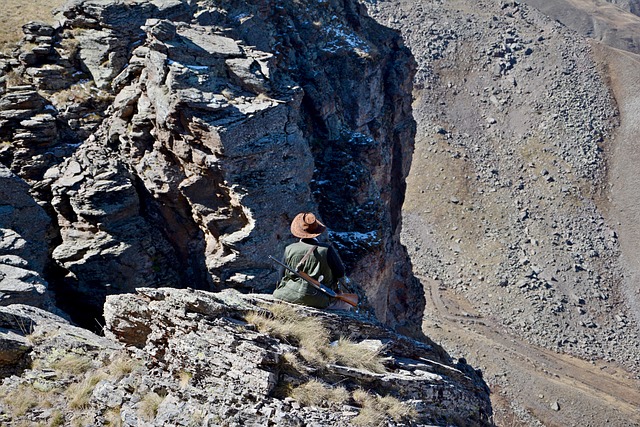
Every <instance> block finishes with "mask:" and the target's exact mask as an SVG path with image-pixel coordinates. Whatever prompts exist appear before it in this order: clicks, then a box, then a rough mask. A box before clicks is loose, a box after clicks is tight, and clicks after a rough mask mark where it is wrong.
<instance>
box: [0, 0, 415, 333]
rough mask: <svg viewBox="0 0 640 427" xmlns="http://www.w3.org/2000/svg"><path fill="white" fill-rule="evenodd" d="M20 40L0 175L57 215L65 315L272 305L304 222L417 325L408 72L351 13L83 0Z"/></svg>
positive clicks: (404, 56) (334, 8) (10, 68)
mask: <svg viewBox="0 0 640 427" xmlns="http://www.w3.org/2000/svg"><path fill="white" fill-rule="evenodd" d="M24 31H25V34H26V37H25V43H23V44H22V45H21V47H20V48H19V50H18V51H17V52H16V54H17V55H18V58H17V59H8V60H6V61H2V62H0V66H2V68H3V70H4V72H5V73H6V74H7V76H8V75H9V74H11V75H12V76H13V77H12V79H13V80H11V81H10V80H8V79H7V78H5V79H4V80H3V86H2V94H0V95H1V96H0V113H1V114H0V118H1V119H2V121H0V137H3V138H7V139H8V140H10V141H11V143H10V144H5V145H3V146H2V147H1V149H0V160H1V161H2V162H3V163H4V164H6V165H8V166H9V167H10V168H11V170H12V171H14V172H15V173H17V174H18V175H20V176H21V177H23V178H25V179H27V180H28V181H29V183H30V184H31V185H32V187H33V189H34V191H33V194H34V195H35V196H36V197H37V198H38V200H39V201H40V202H41V203H42V204H43V205H45V206H46V207H47V208H48V209H49V210H50V211H53V212H55V217H56V218H55V223H56V224H57V225H58V227H59V234H60V241H56V242H55V246H56V248H55V250H54V251H53V253H52V258H53V260H54V261H55V263H56V264H57V265H58V266H60V267H61V268H62V272H61V274H59V277H57V279H58V280H56V288H57V289H58V290H59V291H60V295H65V296H66V297H68V298H66V297H65V298H62V300H73V299H75V298H83V299H85V300H86V301H87V302H88V303H89V304H90V305H91V306H92V307H94V308H95V310H96V311H98V310H99V307H100V306H101V303H102V301H103V300H104V296H105V295H107V294H111V293H118V292H127V291H132V290H133V289H135V288H136V287H139V286H152V287H156V286H172V287H185V286H191V287H193V288H199V289H214V288H218V287H240V288H243V289H247V290H248V289H253V290H257V291H263V292H269V291H271V290H272V289H273V286H274V284H275V281H276V279H277V272H276V269H275V268H274V266H273V265H271V264H270V263H269V262H268V259H267V255H269V254H271V255H276V256H278V255H279V254H280V253H281V252H282V250H283V248H284V247H285V246H286V245H287V244H288V243H290V242H291V239H292V237H291V236H290V234H289V231H288V229H289V224H290V221H291V219H292V218H293V217H294V216H295V215H296V214H297V213H298V212H300V211H304V210H313V211H316V212H318V213H319V214H320V215H321V217H322V219H323V220H324V222H325V223H327V225H328V226H329V228H330V229H331V231H332V232H331V233H330V237H331V238H332V240H334V241H335V243H336V245H337V246H338V249H339V250H340V252H341V254H342V256H343V258H344V261H345V263H346V264H347V266H348V269H349V273H350V274H351V277H352V279H354V282H356V283H360V284H361V285H362V289H363V291H362V292H363V293H364V294H366V296H368V300H369V302H370V304H371V306H372V307H373V309H374V310H375V312H376V314H377V315H378V317H379V318H380V319H381V320H383V321H384V322H386V323H388V324H389V325H396V326H398V327H406V328H409V329H411V328H413V329H415V328H416V327H419V320H420V318H421V315H422V308H423V306H424V297H423V291H422V288H421V286H420V284H419V283H418V282H417V281H416V280H415V279H414V278H413V276H412V275H411V266H410V263H409V262H408V258H407V254H406V251H405V249H404V248H403V247H402V246H401V244H400V242H399V233H400V228H401V227H400V223H401V218H400V213H399V212H400V209H401V205H402V202H403V197H404V179H405V177H406V175H407V173H408V168H409V164H410V160H411V153H412V151H413V136H414V133H415V123H414V121H413V118H412V115H411V87H412V77H413V73H414V69H415V64H414V62H413V59H412V57H411V55H410V53H409V52H408V50H407V49H406V48H405V47H404V46H403V45H402V41H401V39H400V37H399V36H398V34H397V33H396V32H393V31H391V30H389V29H388V28H386V27H383V26H381V25H379V24H378V23H376V22H375V21H374V20H372V19H370V18H368V17H367V16H366V12H365V11H364V9H363V7H362V5H360V4H358V3H357V2H355V1H327V2H323V3H322V4H320V5H318V4H317V3H316V2H283V3H282V4H280V3H278V4H275V3H268V2H262V3H260V4H253V3H249V2H243V1H225V2H222V3H220V2H213V1H200V2H198V3H195V2H188V1H184V0H182V1H179V0H175V1H143V0H140V1H135V2H127V3H122V2H118V1H97V0H86V1H73V2H69V3H67V5H66V6H65V7H63V8H62V12H61V20H60V22H59V24H58V25H56V26H47V25H45V24H41V23H30V24H29V25H26V26H25V28H24ZM15 76H19V77H20V78H21V79H22V83H21V84H20V85H16V83H15V81H14V80H15ZM29 159H31V160H29ZM61 276H64V277H61ZM65 308H66V309H68V310H73V308H72V307H65Z"/></svg>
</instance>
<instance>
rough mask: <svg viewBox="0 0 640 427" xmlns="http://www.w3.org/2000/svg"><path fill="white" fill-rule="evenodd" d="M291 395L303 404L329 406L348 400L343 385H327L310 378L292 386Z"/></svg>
mask: <svg viewBox="0 0 640 427" xmlns="http://www.w3.org/2000/svg"><path fill="white" fill-rule="evenodd" d="M291 397H292V398H294V399H295V400H296V401H298V402H299V403H300V404H301V405H304V406H319V407H325V408H326V407H330V406H333V405H342V404H344V403H346V402H347V401H348V400H349V392H348V391H347V390H346V389H345V388H344V387H340V386H338V387H329V386H328V385H325V384H322V383H321V382H319V381H316V380H311V381H309V382H307V383H305V384H302V385H300V386H298V387H296V388H294V389H293V390H292V392H291Z"/></svg>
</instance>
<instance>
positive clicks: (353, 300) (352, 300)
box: [269, 255, 358, 307]
mask: <svg viewBox="0 0 640 427" xmlns="http://www.w3.org/2000/svg"><path fill="white" fill-rule="evenodd" d="M269 259H271V260H272V261H275V262H276V263H278V264H280V265H281V266H283V267H284V268H285V269H287V270H288V271H290V272H291V273H293V274H295V275H296V276H298V277H299V278H301V279H302V280H304V281H305V282H307V283H309V284H310V285H311V286H313V287H314V288H316V289H318V290H319V291H321V292H323V293H325V294H326V295H328V296H330V297H331V298H336V299H339V300H340V301H344V302H346V303H347V304H349V305H351V306H353V307H357V306H358V295H356V294H342V293H336V292H334V291H333V290H332V289H329V288H327V287H326V286H325V285H323V284H322V283H320V282H319V281H317V280H316V279H314V278H313V277H311V276H309V275H308V274H307V273H305V272H304V271H296V270H294V269H293V268H291V267H289V266H288V265H286V264H284V263H282V262H280V261H278V260H277V259H275V258H274V257H272V256H271V255H269Z"/></svg>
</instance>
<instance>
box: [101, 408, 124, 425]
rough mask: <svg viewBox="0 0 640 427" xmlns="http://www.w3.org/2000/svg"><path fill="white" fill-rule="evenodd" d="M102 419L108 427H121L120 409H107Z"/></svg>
mask: <svg viewBox="0 0 640 427" xmlns="http://www.w3.org/2000/svg"><path fill="white" fill-rule="evenodd" d="M104 419H105V420H106V421H107V425H108V426H109V427H121V426H122V418H121V417H120V408H119V407H118V408H113V409H109V410H108V411H107V412H105V414H104Z"/></svg>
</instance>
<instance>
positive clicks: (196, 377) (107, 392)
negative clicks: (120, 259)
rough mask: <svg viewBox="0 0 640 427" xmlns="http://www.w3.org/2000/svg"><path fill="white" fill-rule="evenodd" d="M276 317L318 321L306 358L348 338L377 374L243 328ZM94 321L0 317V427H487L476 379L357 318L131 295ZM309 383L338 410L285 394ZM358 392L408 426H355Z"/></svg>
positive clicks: (276, 306) (484, 398)
mask: <svg viewBox="0 0 640 427" xmlns="http://www.w3.org/2000/svg"><path fill="white" fill-rule="evenodd" d="M283 310H286V311H287V312H289V313H290V316H293V317H292V318H295V321H296V322H298V323H304V322H306V321H308V320H313V321H314V322H315V321H319V322H320V323H318V325H320V329H323V330H324V331H325V337H324V338H323V339H319V340H318V344H317V347H318V348H321V347H322V346H323V345H324V346H325V347H324V348H327V347H332V346H335V345H340V344H338V340H340V339H341V338H342V339H348V340H349V342H350V343H351V344H353V345H355V346H357V347H356V348H357V350H356V352H359V351H362V352H366V351H368V350H372V349H373V350H377V351H378V354H379V355H380V356H381V357H380V360H381V361H382V364H383V365H384V366H383V368H382V369H376V370H375V371H376V372H373V371H372V369H373V368H366V367H363V366H362V365H360V366H358V365H356V364H353V363H350V361H345V360H344V359H342V361H341V360H340V359H333V360H329V359H327V360H326V361H323V360H322V359H321V360H317V359H316V360H315V361H313V362H311V358H310V357H309V356H308V353H309V352H313V349H312V350H310V349H309V348H308V343H307V348H305V347H304V343H301V342H298V341H303V340H297V339H291V337H287V336H285V335H283V334H282V333H277V332H274V331H273V329H270V330H269V329H265V328H264V327H263V326H261V325H260V324H259V323H260V322H259V321H258V320H256V319H264V318H272V319H273V318H275V319H278V317H277V316H278V313H282V312H283ZM291 313H293V315H291ZM256 314H258V315H259V317H256V316H255V315H256ZM252 316H253V317H252ZM104 317H105V325H104V335H105V336H98V335H95V334H93V333H91V332H89V331H87V330H85V329H81V328H78V327H76V326H73V325H72V324H70V323H69V322H68V321H67V320H65V319H63V318H61V317H59V316H56V315H54V314H52V313H49V312H46V311H44V310H41V309H38V308H35V307H29V306H24V305H11V306H7V307H0V359H1V360H0V362H2V363H1V365H2V366H1V367H2V372H1V375H0V377H4V379H3V380H2V384H1V385H0V424H1V425H6V426H18V425H83V426H84V425H87V426H88V425H91V426H94V425H121V426H168V425H171V426H350V425H360V426H362V425H392V426H400V425H416V426H426V425H429V426H434V425H437V426H444V425H451V424H455V425H465V426H488V425H492V423H491V416H492V413H491V404H490V400H489V390H488V387H487V386H486V384H485V383H484V381H483V380H482V378H481V376H480V374H479V373H478V372H477V371H476V370H474V369H473V368H472V367H470V366H469V365H467V364H466V363H464V362H463V361H459V362H457V363H454V362H453V361H452V360H451V358H450V357H449V356H448V355H447V354H446V352H444V350H443V349H442V348H441V347H439V346H438V345H437V344H435V343H433V342H431V341H430V340H429V339H428V338H427V337H422V338H420V339H419V340H417V339H413V338H408V337H406V336H403V335H399V334H397V333H396V332H393V331H392V330H390V329H388V328H386V327H384V326H382V325H381V324H380V323H378V322H377V321H376V320H375V319H371V318H368V317H367V315H366V314H361V313H350V312H326V311H321V310H315V309H312V308H307V307H302V306H297V305H291V304H287V303H283V302H278V301H276V300H274V299H273V298H272V297H271V296H270V295H263V294H242V293H240V292H238V291H236V290H231V289H229V290H225V291H222V292H219V293H211V292H206V291H199V290H191V289H174V288H159V289H155V288H141V289H138V290H137V293H136V294H121V295H113V296H109V297H108V298H107V301H106V304H105V307H104ZM283 322H284V321H283ZM261 331H265V332H261ZM323 343H324V344H323ZM313 344H314V346H312V347H315V341H313ZM360 349H361V350H360ZM305 352H306V353H305ZM354 357H355V355H354ZM310 382H313V383H315V384H318V383H319V384H321V387H322V389H323V390H336V389H341V390H342V393H343V395H342V396H343V398H342V399H341V400H339V401H335V400H331V399H327V400H322V401H316V402H315V403H309V402H305V401H304V400H303V399H301V398H299V397H298V396H296V395H295V393H292V391H295V390H296V388H298V387H300V386H301V385H305V384H307V383H310ZM363 391H364V392H367V393H368V395H369V396H373V397H372V398H373V399H376V398H377V397H375V396H376V395H377V396H379V398H388V397H393V398H395V399H396V400H395V401H396V402H398V401H399V402H402V403H401V405H402V407H403V408H404V409H410V410H411V412H412V415H411V416H404V417H398V416H395V417H394V416H393V414H392V413H390V412H386V413H383V415H382V416H380V415H378V418H377V419H376V418H374V420H375V421H371V420H370V419H369V420H368V419H367V418H364V417H362V416H361V415H362V413H363V412H365V409H363V408H364V407H365V405H364V404H363V403H362V400H358V399H357V398H356V396H357V393H360V395H362V392H363ZM374 401H375V400H374ZM387 401H388V400H387ZM387 401H385V400H378V403H380V404H381V405H382V404H383V402H387ZM18 402H20V405H18ZM25 402H27V403H25ZM25 408H28V409H25ZM372 422H373V424H372ZM56 423H57V424H56Z"/></svg>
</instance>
